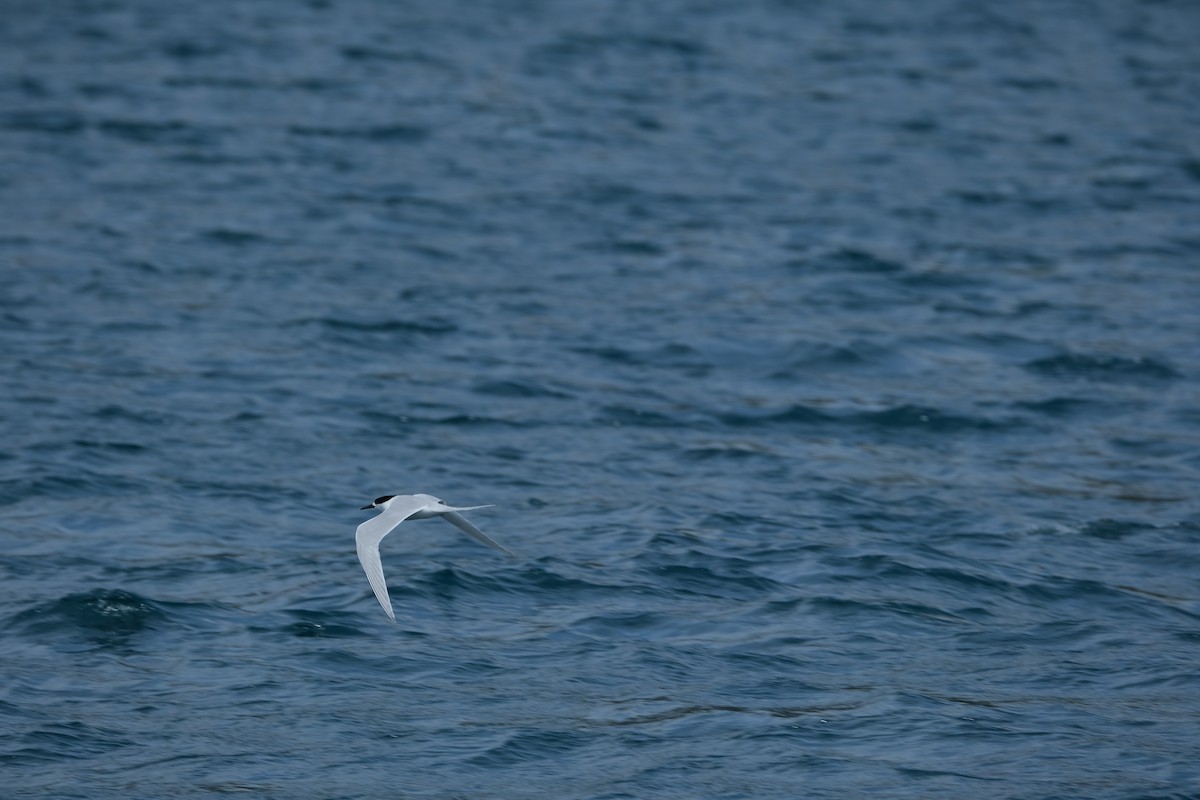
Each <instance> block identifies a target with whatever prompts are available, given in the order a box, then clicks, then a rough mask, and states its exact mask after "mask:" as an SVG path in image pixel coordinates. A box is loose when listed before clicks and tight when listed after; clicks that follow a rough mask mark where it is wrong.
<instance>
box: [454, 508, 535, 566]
mask: <svg viewBox="0 0 1200 800" xmlns="http://www.w3.org/2000/svg"><path fill="white" fill-rule="evenodd" d="M442 519H444V520H446V521H447V522H449V523H450V524H451V525H453V526H454V527H456V528H458V529H459V530H460V531H462V532H463V533H465V534H466V535H467V536H470V537H471V538H472V539H474V540H475V541H477V542H482V543H483V544H486V545H487V546H488V547H494V548H496V549H497V550H499V551H500V552H502V553H508V554H509V555H510V556H513V557H514V558H515V557H516V555H517V554H516V553H514V552H513V551H512V550H509V549H508V548H507V547H504V546H503V545H501V544H500V543H499V542H496V541H494V540H493V539H492V537H490V536H488V535H487V534H486V533H484V532H483V531H481V530H479V528H476V527H475V526H474V525H472V524H471V523H470V522H468V521H467V518H466V517H464V516H463V515H462V514H459V513H458V512H457V511H447V512H446V513H445V514H442Z"/></svg>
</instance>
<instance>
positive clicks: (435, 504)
mask: <svg viewBox="0 0 1200 800" xmlns="http://www.w3.org/2000/svg"><path fill="white" fill-rule="evenodd" d="M491 507H492V506H491V505H485V506H465V507H462V508H458V507H455V506H448V505H446V501H445V500H441V499H439V498H437V497H434V496H433V495H431V494H385V495H384V496H383V497H378V498H376V499H375V500H374V502H372V503H371V504H370V505H365V506H363V507H362V509H361V510H362V511H367V510H369V509H372V508H378V509H379V512H380V513H379V516H377V517H372V518H371V519H369V520H367V521H366V522H364V523H363V524H361V525H359V526H358V529H357V530H356V531H355V533H354V542H355V544H356V546H357V548H358V560H359V562H360V563H361V564H362V568H363V571H364V572H366V573H367V580H368V581H370V583H371V589H372V590H373V591H374V592H375V599H376V600H378V601H379V605H380V606H382V607H383V610H384V612H386V613H387V615H388V618H389V619H390V620H391V621H392V622H395V621H396V612H394V611H393V610H392V601H391V598H390V597H389V596H388V590H387V582H386V581H385V580H384V578H383V563H382V562H381V561H380V560H379V543H380V542H381V541H383V537H385V536H387V535H388V534H389V533H391V532H392V531H394V530H395V529H396V527H397V526H398V525H399V524H400V523H401V522H404V521H405V520H407V519H429V518H430V517H441V518H442V519H444V520H446V521H447V522H449V523H450V524H452V525H454V526H455V527H456V528H458V529H459V530H461V531H462V532H463V533H465V534H467V535H468V536H470V537H471V538H472V539H475V540H476V541H477V542H482V543H483V544H486V545H487V546H488V547H493V548H495V549H496V550H499V551H500V552H502V553H508V554H509V555H510V556H513V557H516V555H517V554H516V553H514V552H513V551H511V550H509V549H508V548H507V547H504V546H502V545H500V544H499V543H498V542H495V541H493V540H492V539H491V537H489V536H487V535H486V534H485V533H484V532H483V531H481V530H479V528H476V527H475V526H474V525H472V524H471V523H470V522H468V521H467V519H466V517H464V516H463V515H462V514H460V513H459V512H460V511H474V510H476V509H479V508H491Z"/></svg>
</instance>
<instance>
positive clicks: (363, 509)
mask: <svg viewBox="0 0 1200 800" xmlns="http://www.w3.org/2000/svg"><path fill="white" fill-rule="evenodd" d="M374 507H375V506H374V505H369V506H363V507H362V508H360V509H359V511H366V510H367V509H368V508H374Z"/></svg>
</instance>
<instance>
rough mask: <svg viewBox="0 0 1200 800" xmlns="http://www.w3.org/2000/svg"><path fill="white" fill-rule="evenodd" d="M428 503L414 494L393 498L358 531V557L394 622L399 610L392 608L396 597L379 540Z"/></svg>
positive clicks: (384, 608)
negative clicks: (386, 576)
mask: <svg viewBox="0 0 1200 800" xmlns="http://www.w3.org/2000/svg"><path fill="white" fill-rule="evenodd" d="M427 505H428V503H427V501H425V500H422V499H418V498H415V497H414V498H411V499H407V501H406V502H403V503H402V502H400V500H399V498H397V499H396V500H393V501H392V504H391V505H390V506H389V507H388V509H387V510H386V511H384V512H383V513H382V514H380V515H379V516H376V517H372V518H371V519H369V520H367V521H366V522H364V523H363V524H362V525H359V526H358V530H356V531H355V533H354V543H355V545H356V546H357V548H358V561H359V563H361V564H362V568H363V572H365V573H367V580H368V581H369V582H370V583H371V590H372V591H374V592H375V599H376V600H378V601H379V605H381V606H383V610H384V611H385V612H386V613H387V615H388V618H389V619H391V621H392V622H395V621H396V613H395V612H394V611H392V600H391V598H390V597H389V596H388V590H387V581H385V580H384V578H383V562H381V561H380V560H379V543H380V542H381V541H383V537H385V536H387V535H388V534H389V533H391V532H392V531H394V530H395V529H396V526H398V525H399V524H400V523H401V522H404V520H406V519H408V518H409V517H411V516H412V515H413V514H415V513H417V512H418V511H420V510H421V509H423V508H425V507H426V506H427Z"/></svg>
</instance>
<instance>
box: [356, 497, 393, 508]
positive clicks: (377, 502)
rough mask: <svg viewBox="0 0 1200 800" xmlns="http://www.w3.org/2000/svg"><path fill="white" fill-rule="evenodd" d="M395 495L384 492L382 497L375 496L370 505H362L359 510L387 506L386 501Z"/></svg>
mask: <svg viewBox="0 0 1200 800" xmlns="http://www.w3.org/2000/svg"><path fill="white" fill-rule="evenodd" d="M395 496H396V495H394V494H385V495H384V496H383V497H376V498H375V499H374V500H373V501H372V502H371V505H369V506H363V507H362V509H361V510H362V511H366V510H368V509H372V508H384V507H385V506H387V504H388V501H389V500H391V499H392V498H393V497H395Z"/></svg>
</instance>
